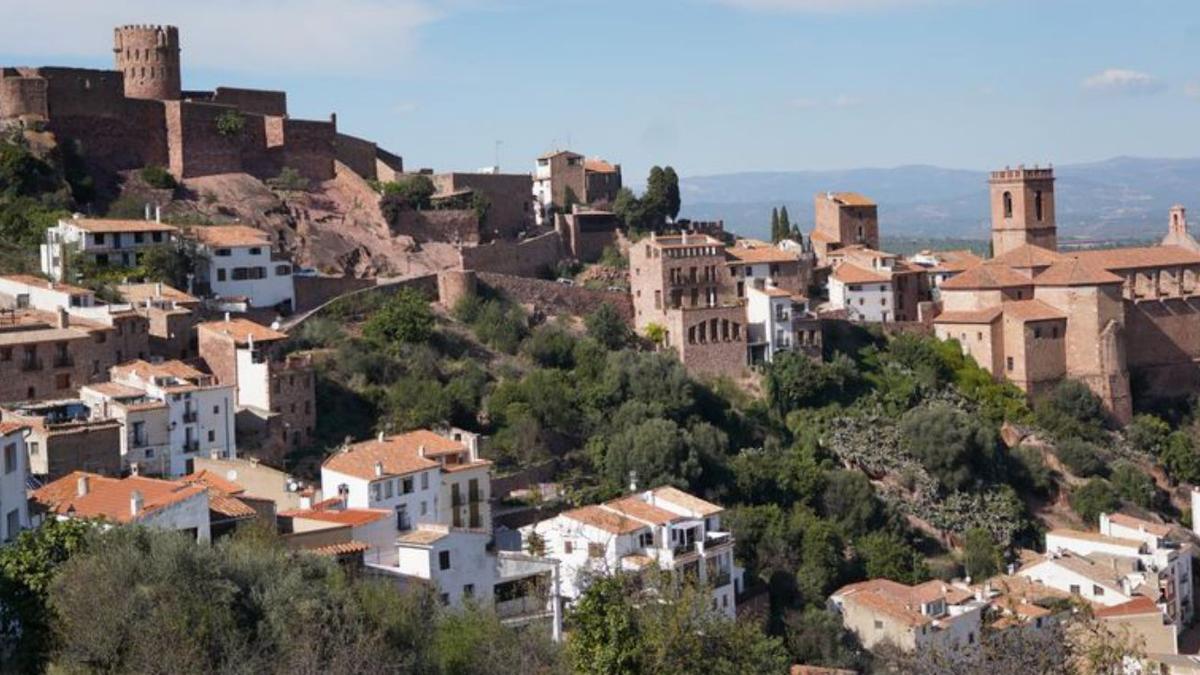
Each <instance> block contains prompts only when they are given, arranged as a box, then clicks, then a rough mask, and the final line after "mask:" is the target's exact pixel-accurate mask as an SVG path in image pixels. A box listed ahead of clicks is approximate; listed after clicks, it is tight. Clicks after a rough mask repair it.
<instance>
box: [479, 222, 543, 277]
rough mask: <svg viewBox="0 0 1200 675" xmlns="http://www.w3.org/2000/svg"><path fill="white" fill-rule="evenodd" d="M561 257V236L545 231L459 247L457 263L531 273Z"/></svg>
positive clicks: (524, 273)
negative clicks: (518, 240)
mask: <svg viewBox="0 0 1200 675" xmlns="http://www.w3.org/2000/svg"><path fill="white" fill-rule="evenodd" d="M562 258H563V246H562V237H560V236H559V234H558V233H557V232H547V233H546V234H543V235H539V236H537V237H531V238H529V239H525V240H524V241H520V242H508V241H494V242H490V243H487V244H481V245H479V246H468V247H463V248H462V249H461V251H460V259H461V264H460V265H459V266H460V267H461V268H462V269H468V270H477V271H480V272H496V273H499V274H512V275H516V276H522V277H532V276H537V274H538V273H539V272H540V271H541V270H544V269H547V268H549V267H552V266H553V265H554V264H555V263H557V262H558V261H559V260H561V259H562Z"/></svg>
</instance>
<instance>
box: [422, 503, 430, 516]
mask: <svg viewBox="0 0 1200 675" xmlns="http://www.w3.org/2000/svg"><path fill="white" fill-rule="evenodd" d="M428 513H429V505H428V504H426V503H425V502H421V515H423V516H424V515H426V514H428Z"/></svg>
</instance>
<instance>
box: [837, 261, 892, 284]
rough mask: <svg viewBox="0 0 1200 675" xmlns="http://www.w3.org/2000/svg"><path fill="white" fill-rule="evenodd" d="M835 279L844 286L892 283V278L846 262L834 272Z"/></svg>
mask: <svg viewBox="0 0 1200 675" xmlns="http://www.w3.org/2000/svg"><path fill="white" fill-rule="evenodd" d="M833 278H834V279H837V280H838V281H840V282H842V283H844V284H874V283H891V281H892V278H891V277H889V276H887V275H886V274H880V273H878V272H874V271H872V270H868V269H864V268H862V267H859V266H858V265H855V264H854V263H848V262H844V263H842V264H840V265H838V266H837V268H836V269H835V270H833Z"/></svg>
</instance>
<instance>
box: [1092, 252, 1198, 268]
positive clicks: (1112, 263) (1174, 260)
mask: <svg viewBox="0 0 1200 675" xmlns="http://www.w3.org/2000/svg"><path fill="white" fill-rule="evenodd" d="M1070 255H1071V257H1073V258H1077V259H1079V260H1080V261H1083V262H1085V263H1088V264H1090V265H1092V266H1093V267H1100V268H1103V269H1106V270H1130V269H1138V268H1143V267H1170V266H1174V265H1200V253H1196V252H1194V251H1190V250H1188V249H1186V248H1183V247H1182V246H1140V247H1134V248H1109V249H1096V250H1091V251H1075V252H1073V253H1071V254H1070Z"/></svg>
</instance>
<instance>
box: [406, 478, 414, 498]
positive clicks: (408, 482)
mask: <svg viewBox="0 0 1200 675" xmlns="http://www.w3.org/2000/svg"><path fill="white" fill-rule="evenodd" d="M412 491H413V479H412V476H409V477H408V478H405V479H404V494H406V495H407V494H412Z"/></svg>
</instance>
